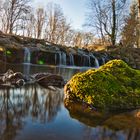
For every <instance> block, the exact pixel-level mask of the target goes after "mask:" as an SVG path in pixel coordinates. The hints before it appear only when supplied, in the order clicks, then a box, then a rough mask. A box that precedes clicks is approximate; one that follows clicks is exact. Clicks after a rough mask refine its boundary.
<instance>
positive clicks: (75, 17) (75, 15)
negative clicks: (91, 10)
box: [33, 0, 87, 30]
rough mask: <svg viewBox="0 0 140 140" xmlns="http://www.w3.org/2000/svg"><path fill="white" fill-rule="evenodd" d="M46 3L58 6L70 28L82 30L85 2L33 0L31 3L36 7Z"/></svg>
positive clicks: (81, 0)
mask: <svg viewBox="0 0 140 140" xmlns="http://www.w3.org/2000/svg"><path fill="white" fill-rule="evenodd" d="M48 2H53V3H56V4H59V5H60V7H61V8H62V9H63V13H64V15H65V16H66V17H67V19H68V21H70V23H71V25H72V27H73V28H74V29H76V30H82V25H83V24H84V23H85V14H86V9H87V6H86V4H87V0H33V3H34V4H35V5H38V6H45V5H46V4H47V3H48Z"/></svg>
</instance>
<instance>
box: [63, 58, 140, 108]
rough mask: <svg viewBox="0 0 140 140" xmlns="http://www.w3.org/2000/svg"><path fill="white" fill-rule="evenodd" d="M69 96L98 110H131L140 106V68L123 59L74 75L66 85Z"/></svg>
mask: <svg viewBox="0 0 140 140" xmlns="http://www.w3.org/2000/svg"><path fill="white" fill-rule="evenodd" d="M65 93H66V94H68V95H69V97H70V99H75V98H76V99H77V100H83V101H84V102H86V103H88V104H92V105H93V106H95V107H97V108H101V109H130V108H136V107H137V106H138V105H140V71H138V70H135V69H132V68H130V67H129V66H128V65H127V64H126V63H125V62H123V61H122V60H112V61H109V62H108V63H107V64H105V65H103V66H102V67H100V68H99V69H91V70H88V71H86V72H84V73H79V74H76V75H75V76H73V77H72V79H71V80H70V81H69V82H68V83H67V84H66V86H65Z"/></svg>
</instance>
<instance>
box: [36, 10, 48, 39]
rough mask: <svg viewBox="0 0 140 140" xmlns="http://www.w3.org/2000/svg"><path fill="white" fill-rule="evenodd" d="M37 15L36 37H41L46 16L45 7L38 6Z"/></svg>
mask: <svg viewBox="0 0 140 140" xmlns="http://www.w3.org/2000/svg"><path fill="white" fill-rule="evenodd" d="M35 15H36V24H35V30H36V38H41V35H42V29H43V25H44V23H45V16H46V15H45V11H44V9H43V8H37V9H36V14H35Z"/></svg>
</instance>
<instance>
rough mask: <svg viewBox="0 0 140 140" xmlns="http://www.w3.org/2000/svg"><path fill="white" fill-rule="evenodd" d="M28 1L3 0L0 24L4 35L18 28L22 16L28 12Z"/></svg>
mask: <svg viewBox="0 0 140 140" xmlns="http://www.w3.org/2000/svg"><path fill="white" fill-rule="evenodd" d="M28 3H29V0H5V1H4V3H3V5H2V17H3V18H2V24H4V25H3V26H5V29H4V30H5V32H6V33H13V31H14V29H15V28H17V26H20V24H21V21H22V20H24V19H23V15H24V14H27V13H28V12H29V9H30V7H29V6H28Z"/></svg>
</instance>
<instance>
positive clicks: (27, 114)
mask: <svg viewBox="0 0 140 140" xmlns="http://www.w3.org/2000/svg"><path fill="white" fill-rule="evenodd" d="M9 68H10V69H13V70H15V71H21V72H23V73H25V74H33V73H36V72H51V73H56V74H61V75H62V76H63V77H64V78H65V80H69V79H70V78H71V76H72V75H74V74H75V73H77V72H79V71H84V70H85V69H86V68H82V69H80V68H70V67H69V68H68V67H67V68H64V67H54V66H51V67H46V66H33V65H32V66H30V65H6V66H5V68H3V71H6V70H7V69H9ZM4 69H5V70H4ZM63 99H64V94H63V89H59V88H56V89H55V90H51V89H45V88H43V87H40V86H39V85H35V84H34V85H32V84H31V85H26V86H24V87H22V88H17V89H12V88H11V89H0V140H125V139H130V140H133V139H140V134H139V129H133V130H129V129H128V130H123V129H122V130H117V131H116V130H113V129H111V128H109V127H108V128H106V127H103V126H101V125H100V124H98V125H96V126H89V125H87V124H88V123H82V121H81V122H80V121H79V120H81V119H80V118H79V119H75V118H74V117H71V115H70V114H69V111H68V110H67V109H66V108H65V107H64V104H63ZM138 112H139V110H138V111H136V112H135V114H137V113H138ZM133 114H134V113H133ZM81 117H82V116H81ZM86 119H87V120H86ZM86 121H89V119H88V117H87V118H86V117H85V121H84V122H86ZM139 121H140V120H139ZM132 123H133V122H132ZM130 124H131V123H130Z"/></svg>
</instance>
